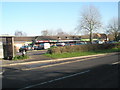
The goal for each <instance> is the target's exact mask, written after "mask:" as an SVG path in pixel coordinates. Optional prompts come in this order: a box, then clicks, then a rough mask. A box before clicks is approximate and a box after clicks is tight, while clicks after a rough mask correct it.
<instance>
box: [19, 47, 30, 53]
mask: <svg viewBox="0 0 120 90" xmlns="http://www.w3.org/2000/svg"><path fill="white" fill-rule="evenodd" d="M23 50H25V52H26V51H28V46H22V47H20V49H19V52H22V51H23Z"/></svg>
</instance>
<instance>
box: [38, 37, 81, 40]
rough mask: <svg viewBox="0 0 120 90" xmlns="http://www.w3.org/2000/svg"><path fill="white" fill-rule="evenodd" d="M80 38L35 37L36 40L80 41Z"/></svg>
mask: <svg viewBox="0 0 120 90" xmlns="http://www.w3.org/2000/svg"><path fill="white" fill-rule="evenodd" d="M80 39H81V37H80V36H37V37H36V40H80Z"/></svg>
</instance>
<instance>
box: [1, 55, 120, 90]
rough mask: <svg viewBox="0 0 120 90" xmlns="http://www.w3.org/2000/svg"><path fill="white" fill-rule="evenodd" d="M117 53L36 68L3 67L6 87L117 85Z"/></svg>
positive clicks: (4, 86) (106, 86)
mask: <svg viewBox="0 0 120 90" xmlns="http://www.w3.org/2000/svg"><path fill="white" fill-rule="evenodd" d="M118 58H119V57H118V55H117V54H115V55H106V56H102V57H97V58H92V59H89V60H85V61H78V62H73V63H65V64H60V65H54V66H51V67H45V68H36V69H34V70H27V71H26V70H19V69H16V68H15V67H14V68H3V69H4V71H5V72H4V73H3V77H2V80H3V83H2V86H3V88H16V89H19V90H24V89H30V88H118V87H119V71H118V70H119V63H118Z"/></svg>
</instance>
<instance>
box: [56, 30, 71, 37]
mask: <svg viewBox="0 0 120 90" xmlns="http://www.w3.org/2000/svg"><path fill="white" fill-rule="evenodd" d="M57 35H58V36H69V34H68V33H66V32H64V31H63V30H62V29H61V28H59V29H57Z"/></svg>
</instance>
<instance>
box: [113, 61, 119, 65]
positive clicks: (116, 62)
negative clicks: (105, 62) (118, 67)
mask: <svg viewBox="0 0 120 90" xmlns="http://www.w3.org/2000/svg"><path fill="white" fill-rule="evenodd" d="M119 63H120V61H118V62H115V63H112V65H115V64H119Z"/></svg>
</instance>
